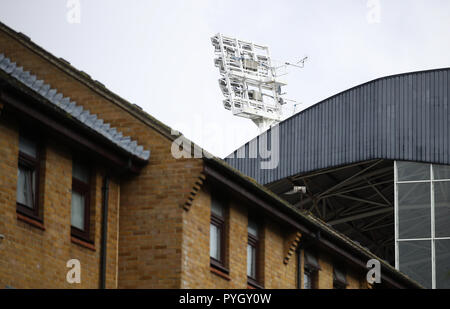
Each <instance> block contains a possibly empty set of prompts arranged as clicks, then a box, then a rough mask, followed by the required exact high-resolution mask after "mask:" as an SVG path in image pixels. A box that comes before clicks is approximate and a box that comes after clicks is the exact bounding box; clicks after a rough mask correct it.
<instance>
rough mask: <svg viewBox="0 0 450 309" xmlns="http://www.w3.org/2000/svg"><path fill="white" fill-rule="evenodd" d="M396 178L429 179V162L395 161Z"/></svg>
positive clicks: (400, 179) (404, 179)
mask: <svg viewBox="0 0 450 309" xmlns="http://www.w3.org/2000/svg"><path fill="white" fill-rule="evenodd" d="M397 170H398V174H397V175H398V180H399V181H408V180H430V177H431V175H430V164H426V163H417V162H404V161H397Z"/></svg>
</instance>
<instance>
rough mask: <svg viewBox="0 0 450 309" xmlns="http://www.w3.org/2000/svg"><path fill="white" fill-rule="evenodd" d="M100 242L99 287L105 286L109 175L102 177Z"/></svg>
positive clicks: (103, 287)
mask: <svg viewBox="0 0 450 309" xmlns="http://www.w3.org/2000/svg"><path fill="white" fill-rule="evenodd" d="M102 195H103V198H102V200H103V203H102V236H101V237H102V244H101V248H100V289H105V288H106V245H107V240H108V196H109V177H108V176H104V177H103V187H102Z"/></svg>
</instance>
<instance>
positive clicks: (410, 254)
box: [398, 240, 432, 288]
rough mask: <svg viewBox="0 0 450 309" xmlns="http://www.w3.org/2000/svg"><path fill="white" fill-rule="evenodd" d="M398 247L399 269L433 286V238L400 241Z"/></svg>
mask: <svg viewBox="0 0 450 309" xmlns="http://www.w3.org/2000/svg"><path fill="white" fill-rule="evenodd" d="M398 249H399V270H400V271H401V272H403V273H405V274H406V275H408V276H409V277H411V278H412V279H414V280H416V281H417V282H419V283H420V284H422V285H423V286H424V287H426V288H431V287H432V281H431V280H432V278H431V240H414V241H400V242H399V245H398Z"/></svg>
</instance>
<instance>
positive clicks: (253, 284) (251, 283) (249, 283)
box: [247, 278, 264, 290]
mask: <svg viewBox="0 0 450 309" xmlns="http://www.w3.org/2000/svg"><path fill="white" fill-rule="evenodd" d="M247 288H248V289H261V290H263V289H264V287H263V286H262V285H260V284H259V283H257V282H256V281H255V280H253V279H251V278H248V279H247Z"/></svg>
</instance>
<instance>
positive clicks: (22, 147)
mask: <svg viewBox="0 0 450 309" xmlns="http://www.w3.org/2000/svg"><path fill="white" fill-rule="evenodd" d="M19 151H20V152H22V153H24V154H26V155H29V156H30V157H32V158H36V157H37V146H36V142H34V141H33V140H31V139H29V138H27V137H24V136H22V135H20V136H19Z"/></svg>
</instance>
